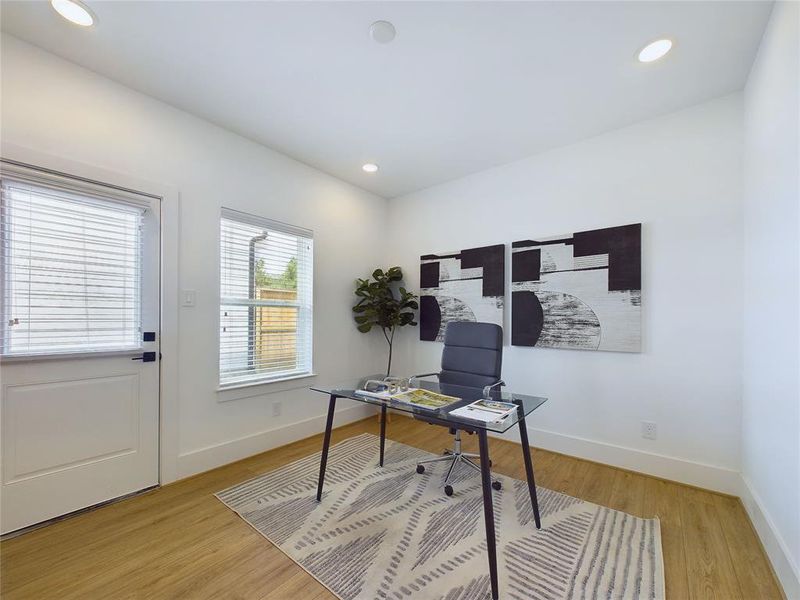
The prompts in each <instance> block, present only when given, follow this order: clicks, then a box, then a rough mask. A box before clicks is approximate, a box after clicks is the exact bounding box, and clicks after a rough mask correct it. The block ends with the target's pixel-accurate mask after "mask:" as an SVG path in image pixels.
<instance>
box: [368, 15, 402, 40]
mask: <svg viewBox="0 0 800 600" xmlns="http://www.w3.org/2000/svg"><path fill="white" fill-rule="evenodd" d="M369 35H370V37H371V38H372V39H373V40H375V41H376V42H378V43H379V44H388V43H389V42H391V41H392V40H393V39H394V36H395V35H397V31H395V28H394V25H392V24H391V23H389V21H375V22H374V23H373V24H372V25H370V26H369Z"/></svg>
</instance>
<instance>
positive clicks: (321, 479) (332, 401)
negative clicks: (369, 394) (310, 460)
mask: <svg viewBox="0 0 800 600" xmlns="http://www.w3.org/2000/svg"><path fill="white" fill-rule="evenodd" d="M335 408H336V396H334V395H333V394H331V399H330V402H328V421H327V422H326V423H325V439H324V441H323V442H322V457H320V460H319V482H318V483H317V502H319V501H320V500H322V484H323V483H325V467H326V466H328V448H330V445H331V430H332V429H333V411H334V409H335Z"/></svg>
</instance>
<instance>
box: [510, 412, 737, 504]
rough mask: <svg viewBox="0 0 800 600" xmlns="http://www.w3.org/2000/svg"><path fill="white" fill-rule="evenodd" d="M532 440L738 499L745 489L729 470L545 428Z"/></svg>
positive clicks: (532, 433) (531, 432)
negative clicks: (741, 491)
mask: <svg viewBox="0 0 800 600" xmlns="http://www.w3.org/2000/svg"><path fill="white" fill-rule="evenodd" d="M513 437H514V439H515V441H519V434H518V433H517V432H514V434H513ZM528 438H529V441H530V443H531V445H532V446H534V447H536V448H542V449H544V450H551V451H553V452H559V453H561V454H567V455H569V456H575V457H577V458H584V459H586V460H591V461H594V462H599V463H603V464H606V465H611V466H613V467H619V468H621V469H628V470H630V471H636V472H638V473H645V474H647V475H653V476H654V477H661V478H663V479H669V480H671V481H677V482H679V483H685V484H687V485H693V486H696V487H700V488H704V489H707V490H714V491H717V492H722V493H724V494H731V495H733V496H738V495H739V492H740V489H741V477H740V474H739V472H738V471H734V470H733V469H727V468H725V467H718V466H714V465H707V464H704V463H699V462H693V461H689V460H684V459H681V458H674V457H671V456H665V455H663V454H655V453H652V452H645V451H643V450H636V449H634V448H626V447H624V446H617V445H614V444H608V443H606V442H598V441H596V440H590V439H586V438H579V437H574V436H570V435H565V434H563V433H555V432H553V431H546V430H543V429H531V428H529V429H528Z"/></svg>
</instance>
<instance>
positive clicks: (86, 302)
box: [0, 170, 160, 533]
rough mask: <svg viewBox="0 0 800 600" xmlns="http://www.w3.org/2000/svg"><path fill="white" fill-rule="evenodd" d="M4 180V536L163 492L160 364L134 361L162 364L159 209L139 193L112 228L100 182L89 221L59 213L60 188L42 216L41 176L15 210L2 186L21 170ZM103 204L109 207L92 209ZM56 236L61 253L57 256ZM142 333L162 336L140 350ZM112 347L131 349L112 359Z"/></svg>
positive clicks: (0, 380)
mask: <svg viewBox="0 0 800 600" xmlns="http://www.w3.org/2000/svg"><path fill="white" fill-rule="evenodd" d="M3 175H4V178H3V183H4V187H3V194H4V195H3V214H2V216H3V225H4V228H3V252H4V254H3V256H2V258H3V261H2V266H3V275H4V278H3V283H4V293H3V295H2V297H3V302H4V306H3V319H4V326H5V329H4V330H3V331H4V337H3V342H4V345H3V346H2V348H3V350H4V354H5V355H4V356H3V358H2V364H0V393H2V398H0V416H1V417H2V420H1V422H0V432H1V434H2V441H1V442H0V448H1V449H2V457H1V459H0V467H2V474H1V475H0V477H1V479H2V501H1V502H0V529H1V530H2V532H3V533H7V532H10V531H14V530H16V529H20V528H22V527H26V526H28V525H32V524H35V523H38V522H41V521H44V520H47V519H50V518H53V517H57V516H60V515H63V514H67V513H69V512H72V511H75V510H79V509H81V508H85V507H88V506H92V505H94V504H98V503H100V502H104V501H107V500H111V499H113V498H117V497H119V496H123V495H125V494H129V493H131V492H135V491H138V490H141V489H144V488H148V487H151V486H153V485H157V484H158V431H159V425H158V419H159V362H158V361H155V362H144V361H142V360H133V359H135V358H141V356H142V352H144V351H148V352H155V353H156V356H158V329H159V327H158V325H159V317H158V316H159V229H160V227H159V212H160V206H159V201H158V200H157V199H153V198H147V197H139V196H136V197H135V200H136V202H137V203H138V205H140V206H141V208H139V209H137V210H139V213H141V214H140V216H139V213H137V217H136V221H133V220H130V219H127V218H121V219H119V220H118V221H115V220H114V212H113V209H115V208H116V207H119V206H122V205H121V204H119V203H118V202H119V197H118V196H114V195H111V194H110V195H109V196H108V198H107V202H108V204H107V205H104V204H103V201H104V198H103V197H102V193H103V190H104V188H101V187H98V188H97V190H96V191H95V190H92V191H93V192H94V193H95V195H93V196H92V197H91V201H92V203H93V204H92V207H93V208H90V209H88V212H87V214H88V216H83V217H82V216H78V217H75V216H74V215H71V214H70V213H69V211H67V210H62V209H63V207H69V206H70V204H69V202H71V201H72V200H73V198H72V197H70V196H67V195H64V196H63V197H61V196H58V193H60V192H58V193H56V192H54V196H53V198H51V199H46V198H45V199H44V200H42V202H43V203H44V206H46V207H47V208H48V209H52V210H50V212H48V213H45V212H43V211H38V212H37V210H36V206H35V205H36V202H38V201H39V199H38V197H37V196H36V193H37V188H36V187H35V184H36V183H37V182H36V181H34V182H33V183H32V184H31V185H33V187H32V188H31V189H32V190H33V191H32V192H31V196H30V198H28V197H22V199H21V200H20V202H19V206H20V207H22V208H24V209H26V210H27V209H28V207H29V206H30V207H33V208H31V209H30V210H29V212H24V211H22V210H21V209H20V210H17V212H16V213H15V212H14V207H13V206H11V207H10V205H12V204H13V203H14V202H15V199H16V198H17V197H15V196H13V195H11V194H13V193H14V190H12V189H11V188H10V187H9V186H8V185H6V184H7V183H8V182H9V179H10V180H11V181H12V183H13V181H14V179H13V178H14V177H15V175H16V173H12V174H8V173H7V172H5V170H4V173H3ZM24 183H30V181H24ZM62 183H63V182H62ZM45 184H46V182H45ZM47 189H48V188H47V187H46V185H45V187H43V188H42V190H47ZM42 194H43V196H44V195H46V194H45V192H44V191H43V192H42ZM126 200H127V198H126ZM75 201H76V202H79V201H80V198H78V199H77V200H75ZM48 202H49V203H50V204H47V203H48ZM26 203H27V204H26ZM76 206H78V207H80V204H76ZM104 206H106V207H109V209H110V210H111V211H112V212H109V213H107V214H105V213H102V212H96V211H95V210H94V207H100V208H99V210H100V211H102V209H103V207H104ZM126 210H128V209H126ZM78 212H80V211H78ZM51 214H52V215H55V216H53V217H51V216H50V215H51ZM120 214H121V213H120ZM62 215H63V216H62ZM76 219H77V220H76ZM81 219H82V220H81ZM62 221H63V223H62ZM98 223H99V225H100V227H99V228H94V229H93V228H92V226H93V225H95V224H98ZM132 223H135V224H133V225H132ZM76 224H77V225H76ZM106 225H107V229H105V230H104V228H105V227H106ZM134 227H135V229H134ZM60 231H63V232H64V240H65V241H64V244H63V252H62V253H61V254H59V253H58V252H53V248H54V246H56V245H58V244H59V243H60V238H59V236H60V235H61V233H60ZM37 236H38V237H37ZM48 236H49V237H48ZM131 240H134V241H135V243H134V242H132V241H131ZM87 248H88V250H87ZM57 250H58V249H57ZM120 257H122V258H120ZM20 281H22V282H23V283H22V284H18V283H17V282H20ZM29 282H33V283H29ZM14 286H16V287H14ZM132 290H133V291H132ZM37 303H38V304H37ZM19 306H22V308H21V309H20V308H18V307H19ZM120 306H122V307H123V308H122V309H120ZM51 307H52V308H51ZM17 315H19V316H17ZM14 328H16V329H14ZM132 331H133V333H131V332H132ZM144 332H153V333H154V334H155V341H148V342H145V341H143V336H142V334H143V333H144ZM14 336H16V337H14ZM48 336H52V340H53V347H52V348H49V347H48V343H49V339H51V338H49V337H48ZM28 340H32V341H31V342H28ZM109 340H111V341H110V342H109ZM117 340H119V343H120V346H122V347H124V348H125V349H124V351H123V350H120V351H108V348H107V347H106V346H109V345H110V344H113V343H117V342H116V341H117ZM26 343H27V344H28V345H29V347H30V349H31V354H29V355H27V356H26V355H24V352H25V349H26V346H25V344H26ZM93 344H94V346H93ZM67 345H69V346H70V349H71V350H72V353H65V352H64V348H65V347H66V346H67ZM131 346H133V347H131ZM136 346H138V348H137V347H136ZM19 348H22V350H21V351H20V350H17V349H19ZM15 351H16V352H17V353H19V352H22V355H17V354H15Z"/></svg>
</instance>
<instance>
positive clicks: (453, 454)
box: [417, 431, 501, 496]
mask: <svg viewBox="0 0 800 600" xmlns="http://www.w3.org/2000/svg"><path fill="white" fill-rule="evenodd" d="M444 454H445V455H444V456H438V457H436V458H429V459H426V460H421V461H419V462H417V473H424V472H425V466H424V465H427V464H431V463H437V462H449V463H450V467H449V468H448V469H447V476H446V477H445V478H444V491H445V494H447V495H448V496H452V495H453V486H451V485H450V479H451V478H452V477H453V472H454V471H455V468H456V465H457V464H459V463H462V464H465V465H467V466H468V467H471V468H472V469H474V470H475V471H477V472H478V473H479V474H480V472H481V468H480V466H478V465H476V464H475V463H474V462H472V459H473V458H477V459H480V455H479V454H474V453H472V452H462V451H461V431H456V434H455V438H454V440H453V449H452V450H450V449H447V448H446V449H445V451H444ZM489 466H491V462H490V463H489ZM492 487H493V488H494V489H495V490H499V489H500V488H501V484H500V482H499V481H493V482H492Z"/></svg>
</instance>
